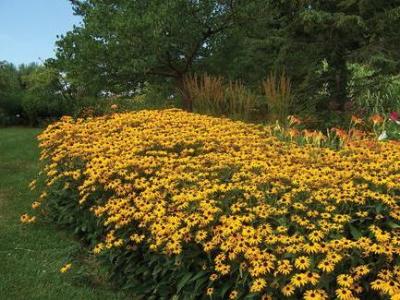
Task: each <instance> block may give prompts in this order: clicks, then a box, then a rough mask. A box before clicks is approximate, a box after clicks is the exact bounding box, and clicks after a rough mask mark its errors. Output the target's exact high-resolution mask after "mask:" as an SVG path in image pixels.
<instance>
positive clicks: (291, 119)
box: [288, 115, 301, 126]
mask: <svg viewBox="0 0 400 300" xmlns="http://www.w3.org/2000/svg"><path fill="white" fill-rule="evenodd" d="M288 121H289V125H290V126H292V125H300V124H301V120H300V119H299V118H297V117H296V116H293V115H290V116H288Z"/></svg>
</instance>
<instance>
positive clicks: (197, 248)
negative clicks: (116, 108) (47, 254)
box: [35, 110, 400, 299]
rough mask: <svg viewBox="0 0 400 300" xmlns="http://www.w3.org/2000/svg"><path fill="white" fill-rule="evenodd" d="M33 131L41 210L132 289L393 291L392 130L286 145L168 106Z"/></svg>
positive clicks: (278, 293)
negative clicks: (388, 137) (331, 143)
mask: <svg viewBox="0 0 400 300" xmlns="http://www.w3.org/2000/svg"><path fill="white" fill-rule="evenodd" d="M39 139H40V147H41V151H42V154H41V159H42V160H43V162H44V167H43V174H42V177H43V178H44V181H45V183H46V184H45V188H44V191H43V194H42V196H41V199H40V200H39V202H40V208H41V210H42V211H43V212H44V213H45V214H46V215H47V216H49V217H51V218H52V219H53V220H55V221H56V222H58V223H59V224H63V225H66V226H69V227H70V228H73V229H74V231H75V232H76V233H77V234H79V235H80V236H81V237H82V238H83V239H84V240H85V241H86V242H88V243H89V244H90V245H92V246H93V252H94V253H96V254H98V255H99V257H103V258H107V259H108V260H110V261H111V262H112V269H111V272H112V274H113V275H114V279H115V280H116V282H119V283H121V284H122V285H123V286H125V287H126V288H132V289H133V291H134V292H135V293H136V294H138V295H142V296H144V297H146V298H148V299H149V298H152V297H153V298H155V299H161V298H166V299H170V298H172V297H175V298H176V299H178V298H179V299H190V298H202V297H212V298H213V299H227V298H230V299H234V298H246V299H251V298H255V299H258V298H261V297H263V298H268V297H269V298H273V299H282V298H285V297H287V298H288V299H290V298H291V299H299V298H302V297H304V299H328V298H335V297H337V298H338V299H358V298H360V299H375V298H379V297H391V298H392V299H400V296H399V294H400V268H399V267H398V262H399V253H400V231H399V228H400V206H399V199H400V196H399V195H400V192H399V191H400V145H399V144H398V143H395V142H375V141H356V142H354V143H351V144H350V145H346V146H344V147H343V148H342V149H340V150H338V151H335V150H332V149H328V148H324V147H318V146H315V145H304V146H300V145H297V144H296V143H290V142H283V141H280V140H278V139H277V138H276V137H274V136H273V134H272V133H271V131H270V129H268V128H267V127H263V126H260V125H250V124H246V123H243V122H237V121H231V120H228V119H223V118H213V117H207V116H201V115H197V114H191V113H186V112H183V111H180V110H162V111H140V112H135V113H124V114H113V115H111V116H106V117H100V118H95V119H89V120H73V119H71V118H68V117H64V118H63V119H62V121H60V122H58V123H55V124H53V125H51V126H49V127H48V128H47V130H46V131H45V132H44V133H43V134H41V136H40V137H39ZM35 206H36V207H38V206H39V204H38V202H36V204H35ZM374 297H375V298H374Z"/></svg>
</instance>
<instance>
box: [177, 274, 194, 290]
mask: <svg viewBox="0 0 400 300" xmlns="http://www.w3.org/2000/svg"><path fill="white" fill-rule="evenodd" d="M191 277H192V273H186V274H185V275H184V276H183V277H182V279H181V280H180V281H179V283H178V284H177V286H176V288H177V293H179V292H180V291H181V290H182V288H183V287H184V286H185V284H186V283H187V282H188V281H189V279H190V278H191Z"/></svg>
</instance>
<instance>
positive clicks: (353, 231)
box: [349, 224, 362, 240]
mask: <svg viewBox="0 0 400 300" xmlns="http://www.w3.org/2000/svg"><path fill="white" fill-rule="evenodd" d="M349 228H350V233H351V235H352V236H353V238H355V239H357V240H358V239H359V238H361V237H362V234H361V232H360V231H359V230H358V229H357V228H356V227H354V226H353V225H351V224H349Z"/></svg>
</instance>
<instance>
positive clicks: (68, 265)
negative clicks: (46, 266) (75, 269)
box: [60, 264, 72, 273]
mask: <svg viewBox="0 0 400 300" xmlns="http://www.w3.org/2000/svg"><path fill="white" fill-rule="evenodd" d="M71 267H72V264H66V265H64V266H63V267H62V268H61V269H60V272H61V273H65V272H67V271H68V270H69V269H71Z"/></svg>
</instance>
